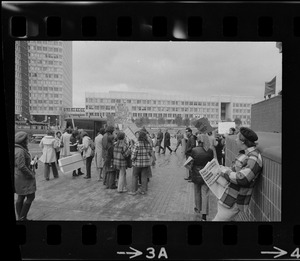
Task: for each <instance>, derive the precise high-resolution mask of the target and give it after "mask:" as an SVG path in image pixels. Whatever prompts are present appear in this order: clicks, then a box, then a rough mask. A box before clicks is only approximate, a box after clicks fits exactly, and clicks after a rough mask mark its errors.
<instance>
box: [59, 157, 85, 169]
mask: <svg viewBox="0 0 300 261" xmlns="http://www.w3.org/2000/svg"><path fill="white" fill-rule="evenodd" d="M58 165H59V167H60V170H61V171H62V172H63V173H68V172H71V171H73V170H76V169H79V168H83V167H84V161H83V158H82V156H81V154H80V153H77V154H74V155H72V156H68V157H65V158H61V159H59V160H58Z"/></svg>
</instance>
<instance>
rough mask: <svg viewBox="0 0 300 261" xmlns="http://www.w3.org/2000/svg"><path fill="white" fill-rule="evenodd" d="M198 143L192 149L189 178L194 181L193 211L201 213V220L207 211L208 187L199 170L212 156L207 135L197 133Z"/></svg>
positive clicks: (204, 217) (204, 218)
mask: <svg viewBox="0 0 300 261" xmlns="http://www.w3.org/2000/svg"><path fill="white" fill-rule="evenodd" d="M197 143H198V145H197V146H196V147H194V148H193V149H192V152H191V157H192V158H193V159H194V162H193V167H192V169H191V180H192V182H193V183H194V195H195V208H194V210H195V212H196V213H202V220H203V221H206V216H207V215H208V212H209V198H208V195H209V188H208V186H207V185H206V184H205V182H204V180H203V178H202V176H201V174H200V173H199V171H200V170H201V169H203V168H204V167H205V165H206V164H207V162H209V161H211V160H212V159H213V158H214V154H213V151H212V149H211V148H210V142H209V140H208V136H207V135H205V134H200V133H199V134H197Z"/></svg>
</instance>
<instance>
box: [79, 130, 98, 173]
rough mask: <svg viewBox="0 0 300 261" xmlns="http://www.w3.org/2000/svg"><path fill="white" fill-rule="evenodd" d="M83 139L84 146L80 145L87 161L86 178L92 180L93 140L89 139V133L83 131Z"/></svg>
mask: <svg viewBox="0 0 300 261" xmlns="http://www.w3.org/2000/svg"><path fill="white" fill-rule="evenodd" d="M81 137H82V144H79V145H77V146H79V149H80V150H81V151H82V152H83V154H82V156H83V159H84V160H85V166H86V176H85V177H84V178H85V179H90V178H91V167H92V161H93V157H94V155H93V154H92V148H91V145H92V142H93V141H92V139H91V138H90V137H89V135H88V133H87V132H86V131H83V132H82V133H81Z"/></svg>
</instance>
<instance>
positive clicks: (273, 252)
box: [261, 246, 287, 258]
mask: <svg viewBox="0 0 300 261" xmlns="http://www.w3.org/2000/svg"><path fill="white" fill-rule="evenodd" d="M273 248H275V249H276V250H278V251H279V252H275V251H261V253H262V254H271V255H276V254H277V255H276V256H274V258H277V257H280V256H283V255H286V254H287V252H286V251H284V250H282V249H280V248H278V247H275V246H274V247H273Z"/></svg>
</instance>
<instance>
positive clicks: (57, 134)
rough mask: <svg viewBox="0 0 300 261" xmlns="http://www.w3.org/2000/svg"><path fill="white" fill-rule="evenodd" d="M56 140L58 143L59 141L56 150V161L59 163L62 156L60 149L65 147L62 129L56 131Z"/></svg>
mask: <svg viewBox="0 0 300 261" xmlns="http://www.w3.org/2000/svg"><path fill="white" fill-rule="evenodd" d="M55 140H56V143H57V148H56V149H55V152H56V163H57V165H58V160H59V158H60V151H61V149H62V148H63V146H64V145H63V141H62V136H61V132H60V131H57V132H56V133H55Z"/></svg>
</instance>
